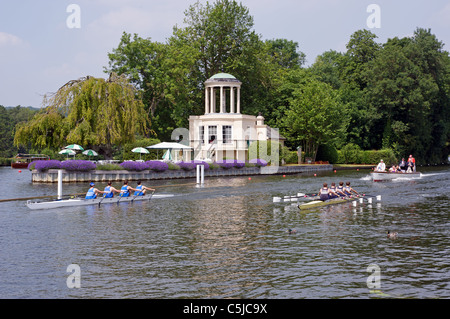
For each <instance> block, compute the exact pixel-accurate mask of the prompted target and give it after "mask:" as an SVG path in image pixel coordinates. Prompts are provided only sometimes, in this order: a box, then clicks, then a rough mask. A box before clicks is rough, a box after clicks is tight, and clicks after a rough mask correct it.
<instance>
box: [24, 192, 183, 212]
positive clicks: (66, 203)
mask: <svg viewBox="0 0 450 319" xmlns="http://www.w3.org/2000/svg"><path fill="white" fill-rule="evenodd" d="M172 196H174V195H173V194H156V195H152V194H146V195H144V196H129V197H113V198H103V197H99V198H94V199H84V198H73V199H64V200H55V201H49V202H32V201H30V200H29V201H27V206H28V208H30V209H50V208H58V207H73V206H85V205H100V204H101V205H103V204H116V203H124V202H133V201H144V200H150V199H151V198H152V199H157V198H167V197H172Z"/></svg>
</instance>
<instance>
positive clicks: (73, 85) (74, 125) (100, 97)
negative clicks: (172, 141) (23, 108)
mask: <svg viewBox="0 0 450 319" xmlns="http://www.w3.org/2000/svg"><path fill="white" fill-rule="evenodd" d="M45 103H48V106H47V107H46V108H45V109H43V110H42V111H41V112H40V113H38V114H37V115H35V116H34V117H33V119H31V121H29V122H26V123H23V124H19V125H18V127H17V130H16V134H15V137H14V144H15V145H26V144H27V143H29V142H30V141H31V143H32V147H35V148H37V149H44V148H53V149H56V148H61V147H63V146H64V145H65V144H72V143H77V144H81V145H83V146H85V147H89V148H93V149H95V150H97V151H98V152H99V154H101V155H104V156H105V157H106V158H111V157H112V149H113V145H123V144H125V143H127V142H130V141H133V140H134V139H135V135H136V134H144V133H148V129H147V126H148V124H147V116H146V114H145V112H144V109H143V104H142V101H141V100H140V99H139V97H138V95H137V92H136V89H135V88H134V86H132V85H131V84H130V83H129V82H128V80H127V79H126V78H125V77H124V76H117V75H116V74H114V73H112V74H111V75H110V77H109V78H108V79H106V80H105V79H102V78H94V77H90V76H88V77H85V78H81V79H78V80H73V81H69V82H68V83H66V84H65V85H64V86H62V87H61V88H60V89H59V90H58V91H57V92H56V93H55V94H54V95H53V96H52V97H51V98H50V99H49V100H48V101H47V100H46V101H45Z"/></svg>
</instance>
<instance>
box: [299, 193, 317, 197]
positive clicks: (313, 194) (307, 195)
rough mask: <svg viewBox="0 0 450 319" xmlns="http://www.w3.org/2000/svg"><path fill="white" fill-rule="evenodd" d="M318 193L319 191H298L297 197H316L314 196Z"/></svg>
mask: <svg viewBox="0 0 450 319" xmlns="http://www.w3.org/2000/svg"><path fill="white" fill-rule="evenodd" d="M317 195H318V194H317V193H308V194H305V193H297V197H314V196H317Z"/></svg>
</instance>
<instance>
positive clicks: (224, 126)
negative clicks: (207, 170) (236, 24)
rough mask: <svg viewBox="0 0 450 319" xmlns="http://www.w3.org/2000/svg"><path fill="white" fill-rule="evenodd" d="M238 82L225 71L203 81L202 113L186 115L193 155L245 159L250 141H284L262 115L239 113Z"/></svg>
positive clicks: (207, 157)
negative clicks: (203, 99)
mask: <svg viewBox="0 0 450 319" xmlns="http://www.w3.org/2000/svg"><path fill="white" fill-rule="evenodd" d="M241 84H242V83H241V82H240V81H239V80H238V79H236V78H235V77H234V76H232V75H230V74H227V73H218V74H216V75H214V76H212V77H211V78H209V79H208V80H206V82H205V114H204V115H200V116H190V117H189V139H190V146H191V147H192V148H193V151H194V159H196V160H207V161H219V160H222V159H238V160H246V159H248V150H249V146H250V144H251V143H252V142H254V141H257V140H259V141H267V140H270V139H272V140H277V141H279V142H282V143H283V142H284V138H282V137H281V136H279V134H278V130H275V129H273V128H271V127H269V126H267V125H265V124H264V117H263V116H262V115H261V114H260V115H258V116H254V115H246V114H241V101H240V98H241Z"/></svg>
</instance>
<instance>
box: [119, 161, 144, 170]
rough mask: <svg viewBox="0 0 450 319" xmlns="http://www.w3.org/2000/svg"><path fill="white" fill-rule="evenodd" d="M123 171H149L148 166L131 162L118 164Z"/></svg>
mask: <svg viewBox="0 0 450 319" xmlns="http://www.w3.org/2000/svg"><path fill="white" fill-rule="evenodd" d="M120 166H122V168H123V169H125V170H127V171H138V172H140V171H145V170H147V169H149V167H148V164H147V163H144V162H133V161H126V162H123V163H121V164H120Z"/></svg>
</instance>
